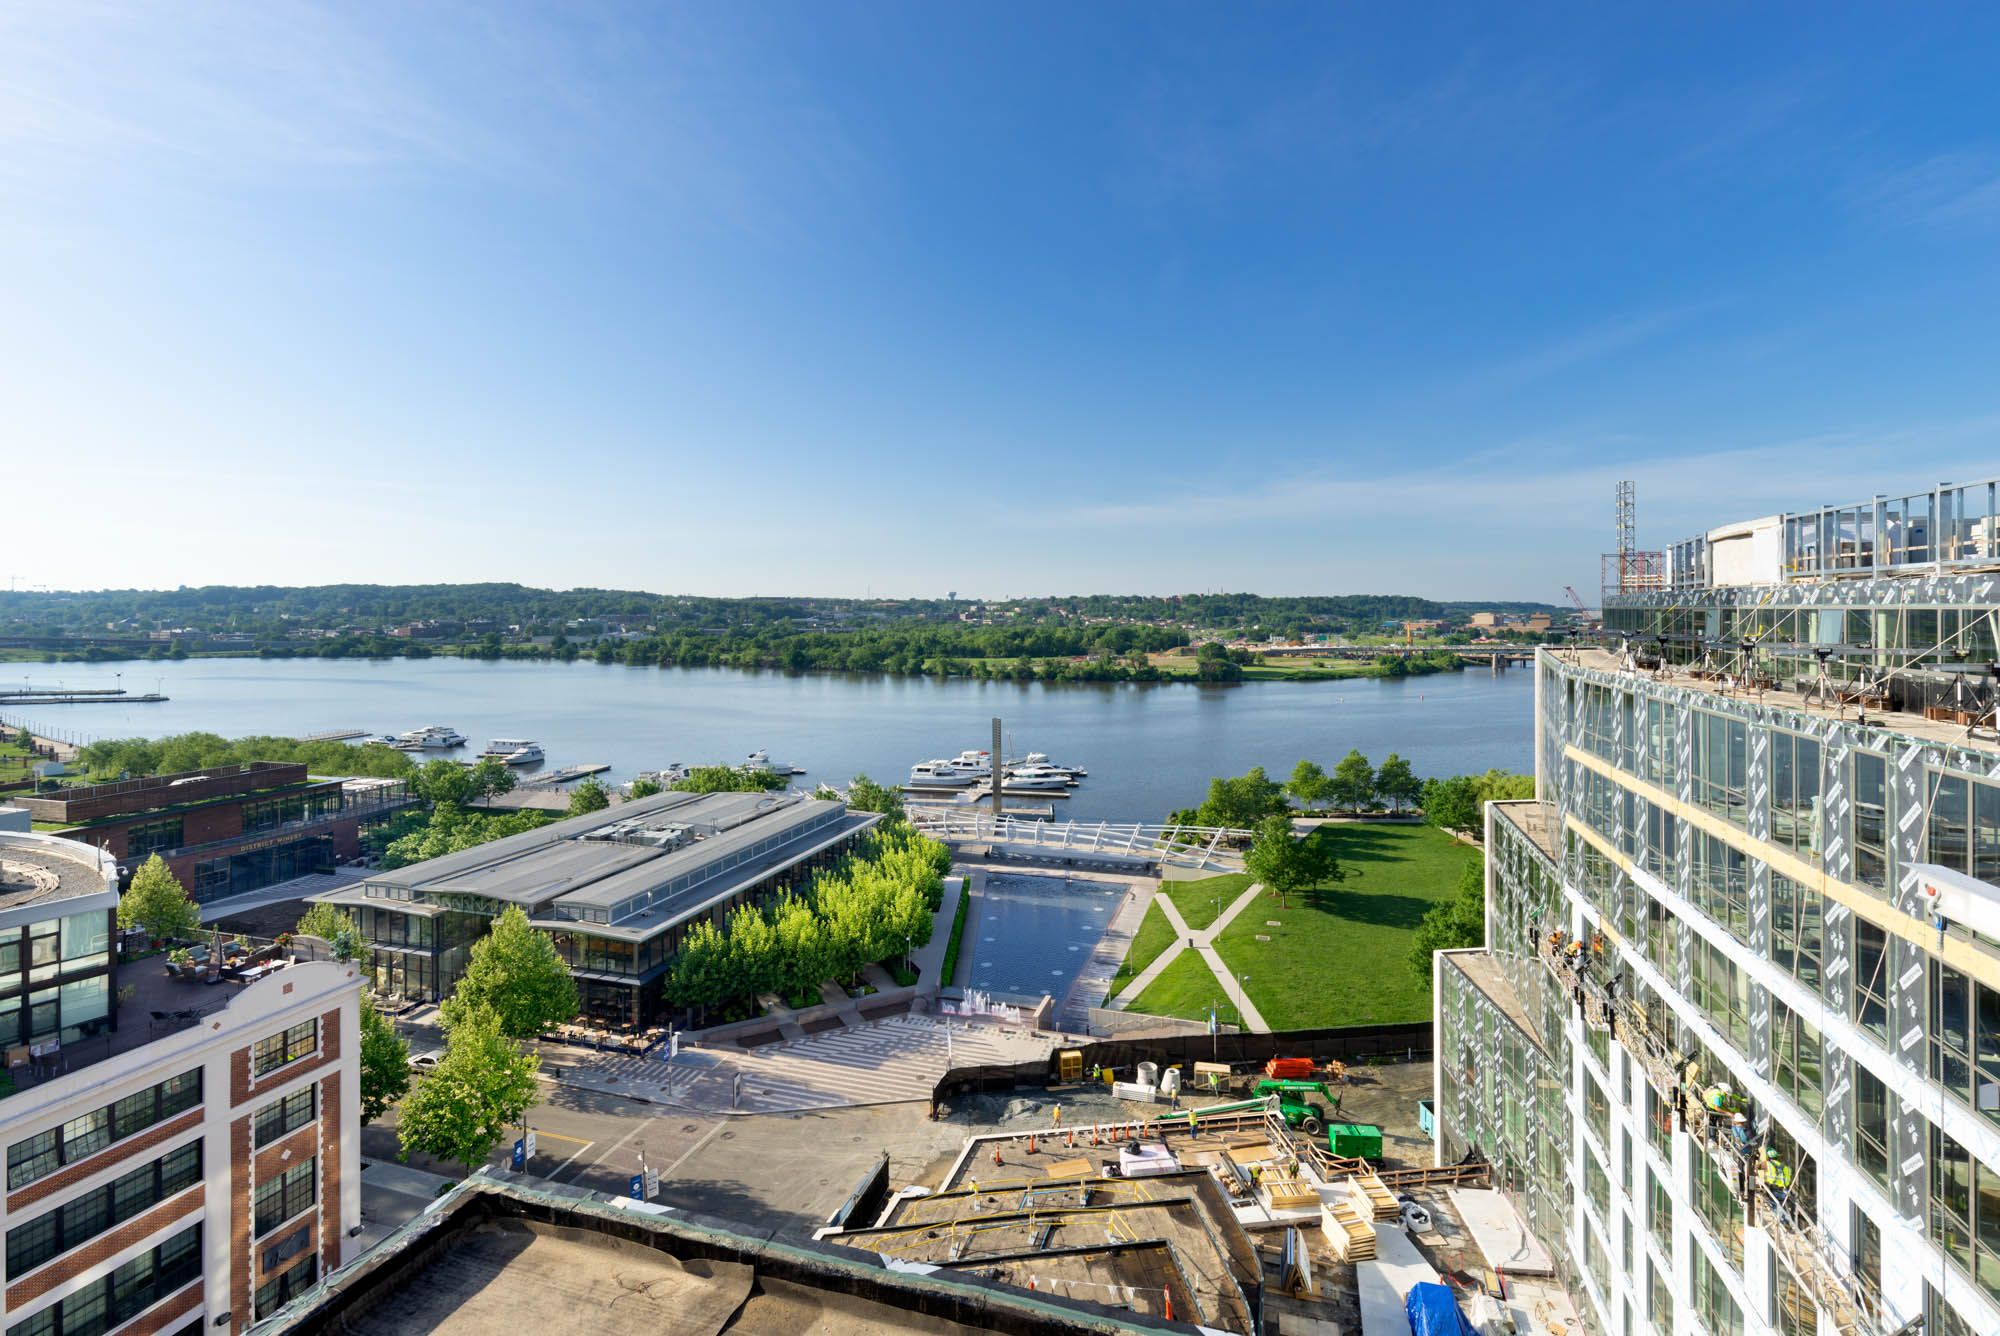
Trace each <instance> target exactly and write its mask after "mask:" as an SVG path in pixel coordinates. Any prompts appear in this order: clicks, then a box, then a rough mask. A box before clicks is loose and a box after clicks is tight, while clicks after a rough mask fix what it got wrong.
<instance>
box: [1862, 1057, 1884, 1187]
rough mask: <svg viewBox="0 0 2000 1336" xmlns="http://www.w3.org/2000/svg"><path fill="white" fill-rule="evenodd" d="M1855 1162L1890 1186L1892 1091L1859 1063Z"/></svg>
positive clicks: (1872, 1176)
mask: <svg viewBox="0 0 2000 1336" xmlns="http://www.w3.org/2000/svg"><path fill="white" fill-rule="evenodd" d="M1854 1161H1855V1163H1856V1164H1858V1165H1859V1166H1860V1167H1861V1168H1862V1169H1863V1170H1864V1171H1865V1172H1866V1173H1867V1174H1868V1175H1869V1176H1870V1177H1871V1178H1873V1179H1874V1180H1875V1181H1876V1182H1877V1183H1879V1184H1881V1185H1882V1186H1883V1187H1885V1188H1886V1187H1888V1186H1889V1088H1888V1087H1887V1086H1885V1085H1883V1084H1882V1082H1880V1081H1879V1080H1877V1079H1876V1078H1875V1073H1873V1072H1871V1071H1869V1070H1868V1069H1867V1068H1866V1067H1863V1066H1861V1065H1860V1064H1859V1063H1856V1064H1855V1065H1854Z"/></svg>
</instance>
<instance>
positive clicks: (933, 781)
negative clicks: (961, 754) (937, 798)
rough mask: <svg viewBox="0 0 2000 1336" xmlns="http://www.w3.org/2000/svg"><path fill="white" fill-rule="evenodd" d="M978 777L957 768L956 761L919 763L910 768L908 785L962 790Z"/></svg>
mask: <svg viewBox="0 0 2000 1336" xmlns="http://www.w3.org/2000/svg"><path fill="white" fill-rule="evenodd" d="M978 779H979V776H977V775H975V774H971V773H969V772H967V771H964V770H961V769H959V768H958V763H957V762H956V761H919V762H917V763H916V764H915V765H913V766H911V767H910V783H912V784H922V785H925V786H927V787H930V788H954V789H958V788H964V787H965V786H966V785H968V784H973V783H976V782H977V781H978Z"/></svg>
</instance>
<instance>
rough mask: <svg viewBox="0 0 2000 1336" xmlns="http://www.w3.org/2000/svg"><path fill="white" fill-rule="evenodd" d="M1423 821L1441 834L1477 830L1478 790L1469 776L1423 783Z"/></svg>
mask: <svg viewBox="0 0 2000 1336" xmlns="http://www.w3.org/2000/svg"><path fill="white" fill-rule="evenodd" d="M1422 802H1423V805H1424V820H1425V821H1428V822H1429V823H1430V824H1431V825H1433V826H1437V827H1439V828H1440V829H1443V830H1469V831H1477V830H1479V829H1481V821H1480V812H1479V790H1478V787H1477V785H1476V783H1475V781H1474V780H1473V778H1472V776H1471V775H1453V776H1452V777H1451V778H1449V779H1427V780H1425V781H1424V787H1423V790H1422Z"/></svg>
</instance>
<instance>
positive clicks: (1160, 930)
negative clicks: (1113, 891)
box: [1105, 905, 1174, 997]
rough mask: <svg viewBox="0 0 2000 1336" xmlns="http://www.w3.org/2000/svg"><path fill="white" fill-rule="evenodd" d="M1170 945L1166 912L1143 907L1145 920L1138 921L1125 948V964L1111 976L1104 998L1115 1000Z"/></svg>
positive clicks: (1170, 928)
mask: <svg viewBox="0 0 2000 1336" xmlns="http://www.w3.org/2000/svg"><path fill="white" fill-rule="evenodd" d="M1173 944H1174V925H1173V924H1171V923H1169V922H1167V911H1166V910H1164V909H1161V908H1160V907H1159V906H1158V905H1147V906H1146V917H1144V918H1142V919H1140V920H1139V931H1137V932H1135V933H1133V934H1132V945H1130V946H1128V947H1126V948H1125V963H1124V964H1122V965H1120V966H1119V967H1118V972H1117V973H1116V974H1114V975H1112V976H1111V991H1110V992H1108V993H1106V994H1105V996H1106V997H1116V996H1118V994H1119V993H1121V992H1123V991H1124V989H1125V985H1127V984H1129V983H1131V982H1132V980H1134V979H1136V978H1138V977H1139V976H1140V975H1141V974H1144V973H1145V972H1146V966H1148V965H1150V964H1152V963H1153V962H1154V961H1155V960H1158V959H1159V958H1160V952H1162V951H1164V950H1166V949H1167V948H1168V947H1170V946H1172V945H1173Z"/></svg>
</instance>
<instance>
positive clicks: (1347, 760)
mask: <svg viewBox="0 0 2000 1336" xmlns="http://www.w3.org/2000/svg"><path fill="white" fill-rule="evenodd" d="M1330 796H1331V797H1332V798H1333V804H1334V806H1336V807H1342V808H1346V809H1347V810H1348V811H1350V812H1358V811H1360V810H1361V809H1362V808H1364V807H1366V806H1367V805H1368V803H1369V800H1370V799H1372V798H1373V797H1374V796H1375V771H1374V770H1373V769H1372V768H1371V767H1370V766H1369V764H1368V758H1367V757H1366V756H1363V755H1362V754H1361V752H1360V749H1359V748H1354V749H1350V750H1349V751H1348V753H1347V755H1345V756H1343V757H1341V758H1340V764H1339V765H1336V766H1335V767H1334V768H1333V792H1332V794H1331V795H1330Z"/></svg>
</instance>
